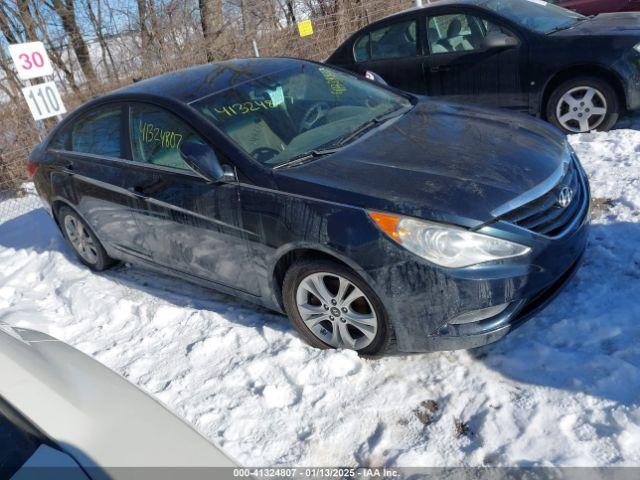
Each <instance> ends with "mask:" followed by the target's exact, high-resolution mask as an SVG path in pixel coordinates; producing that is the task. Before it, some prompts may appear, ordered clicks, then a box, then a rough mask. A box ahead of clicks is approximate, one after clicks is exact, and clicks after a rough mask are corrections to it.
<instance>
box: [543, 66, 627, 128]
mask: <svg viewBox="0 0 640 480" xmlns="http://www.w3.org/2000/svg"><path fill="white" fill-rule="evenodd" d="M546 113H547V119H548V120H549V121H551V122H552V123H553V124H555V125H556V126H557V127H559V128H560V129H561V130H563V131H564V132H565V133H568V134H569V133H584V132H590V131H593V130H599V131H603V132H606V131H608V130H610V129H611V128H613V126H614V125H615V124H616V122H617V121H618V117H619V105H618V97H617V95H616V92H615V91H614V89H613V88H612V87H611V85H609V83H607V82H606V81H604V80H601V79H599V78H596V77H586V76H584V77H577V78H574V79H571V80H569V81H566V82H564V83H563V84H561V85H560V86H558V87H557V88H556V89H555V90H554V91H553V93H552V94H551V96H550V97H549V102H548V103H547V112H546Z"/></svg>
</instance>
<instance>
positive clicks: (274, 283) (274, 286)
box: [270, 244, 377, 311]
mask: <svg viewBox="0 0 640 480" xmlns="http://www.w3.org/2000/svg"><path fill="white" fill-rule="evenodd" d="M275 258H276V259H277V260H276V261H275V262H273V265H272V267H271V270H270V279H271V291H272V292H273V295H274V300H275V302H276V304H277V305H278V306H279V307H280V308H281V309H282V311H284V304H283V299H282V286H283V283H284V277H285V275H286V273H287V270H289V268H290V267H291V265H293V264H294V263H295V262H297V261H299V260H303V259H314V260H318V259H325V260H330V261H332V262H336V263H338V264H340V265H342V266H344V267H346V268H348V269H350V270H352V271H353V272H355V273H356V274H357V275H358V276H360V277H361V278H362V279H363V280H364V281H365V282H367V284H368V285H369V287H370V288H371V289H373V290H374V291H376V290H377V289H376V288H375V284H374V283H373V281H372V279H371V278H370V276H369V275H368V274H367V273H366V272H365V271H364V270H363V269H362V268H361V267H360V266H359V265H357V264H356V263H355V262H354V261H353V260H351V259H349V258H347V257H345V256H344V255H341V254H340V253H338V252H336V251H334V250H331V249H329V248H326V247H323V246H319V245H310V244H299V245H292V246H288V247H285V248H283V249H281V250H280V251H279V252H278V253H277V255H276V256H275Z"/></svg>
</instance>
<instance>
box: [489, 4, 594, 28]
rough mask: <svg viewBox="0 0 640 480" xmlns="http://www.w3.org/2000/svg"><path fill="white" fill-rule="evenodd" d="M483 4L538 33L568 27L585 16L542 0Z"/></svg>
mask: <svg viewBox="0 0 640 480" xmlns="http://www.w3.org/2000/svg"><path fill="white" fill-rule="evenodd" d="M484 6H485V7H486V8H488V9H489V10H493V11H494V12H496V13H497V14H500V15H502V16H503V17H506V18H508V19H509V20H511V21H512V22H514V23H517V24H519V25H522V26H523V27H525V28H528V29H530V30H534V31H536V32H538V33H549V32H552V31H555V30H561V29H563V28H568V27H571V26H572V25H574V24H575V23H577V22H579V21H580V20H583V19H585V18H586V17H585V16H584V15H580V14H579V13H575V12H572V11H571V10H567V9H565V8H561V7H558V6H556V5H553V4H551V3H549V2H544V1H542V0H489V1H488V2H487V3H485V5H484Z"/></svg>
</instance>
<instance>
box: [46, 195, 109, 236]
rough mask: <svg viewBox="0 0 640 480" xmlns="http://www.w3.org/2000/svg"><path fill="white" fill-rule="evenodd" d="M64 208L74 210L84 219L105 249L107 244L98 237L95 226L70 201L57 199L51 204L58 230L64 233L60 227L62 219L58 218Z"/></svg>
mask: <svg viewBox="0 0 640 480" xmlns="http://www.w3.org/2000/svg"><path fill="white" fill-rule="evenodd" d="M63 207H67V208H69V209H71V210H73V212H74V213H75V214H76V215H78V216H79V217H80V218H81V219H82V221H83V222H84V223H85V224H86V225H87V226H88V227H89V229H90V230H91V233H93V234H94V235H95V236H96V238H97V239H98V241H99V242H100V243H101V244H102V246H103V247H104V246H105V243H104V242H103V241H102V239H101V238H100V237H99V236H98V234H97V233H96V231H95V229H94V228H93V226H92V225H91V223H90V222H89V221H88V220H87V219H86V218H85V216H84V215H82V213H80V212H79V211H78V209H77V208H76V207H75V205H73V203H71V202H69V201H68V200H66V199H64V198H61V197H56V198H55V199H53V200H52V202H51V212H52V213H53V220H54V221H55V222H56V225H58V228H59V229H60V231H62V225H60V218H59V217H58V213H59V212H60V209H61V208H63Z"/></svg>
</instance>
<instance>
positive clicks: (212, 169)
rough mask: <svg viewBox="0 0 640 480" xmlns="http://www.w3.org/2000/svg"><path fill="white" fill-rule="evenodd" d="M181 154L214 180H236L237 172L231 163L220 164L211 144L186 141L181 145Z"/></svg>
mask: <svg viewBox="0 0 640 480" xmlns="http://www.w3.org/2000/svg"><path fill="white" fill-rule="evenodd" d="M180 155H181V156H182V158H183V159H184V160H185V161H186V162H188V163H190V164H191V165H192V166H193V167H194V168H195V169H196V170H197V171H198V172H199V173H201V174H202V175H204V176H205V177H207V178H208V179H210V180H211V181H213V182H235V181H236V180H237V179H236V174H235V173H234V171H233V169H232V168H231V167H230V166H229V165H220V161H219V160H218V156H217V155H216V152H214V151H213V149H212V148H211V147H210V146H209V145H205V144H202V143H197V142H184V143H183V144H182V145H180Z"/></svg>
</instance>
